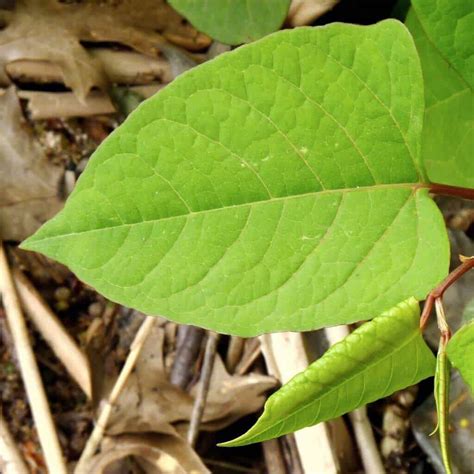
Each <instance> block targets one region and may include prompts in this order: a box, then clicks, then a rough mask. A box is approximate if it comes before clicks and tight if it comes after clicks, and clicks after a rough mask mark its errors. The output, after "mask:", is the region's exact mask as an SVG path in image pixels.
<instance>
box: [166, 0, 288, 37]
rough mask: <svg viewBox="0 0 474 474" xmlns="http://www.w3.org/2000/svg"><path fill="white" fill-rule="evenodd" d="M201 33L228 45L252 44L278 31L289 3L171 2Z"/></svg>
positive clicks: (283, 0) (251, 0)
mask: <svg viewBox="0 0 474 474" xmlns="http://www.w3.org/2000/svg"><path fill="white" fill-rule="evenodd" d="M168 1H169V3H170V4H171V5H172V6H173V7H174V8H175V9H176V10H177V11H179V12H180V13H181V14H182V15H184V16H185V17H186V18H187V19H188V20H189V21H190V22H191V23H192V24H193V25H194V26H195V27H196V28H197V29H198V30H200V31H203V32H204V33H207V34H208V35H209V36H211V37H212V38H215V39H217V40H219V41H221V42H223V43H226V44H241V43H249V42H251V41H254V40H256V39H259V38H262V37H263V36H266V35H268V34H269V33H273V32H274V31H276V30H278V29H279V28H280V26H281V24H282V23H283V21H284V20H285V17H286V14H287V12H288V7H289V5H290V0H206V1H202V0H168Z"/></svg>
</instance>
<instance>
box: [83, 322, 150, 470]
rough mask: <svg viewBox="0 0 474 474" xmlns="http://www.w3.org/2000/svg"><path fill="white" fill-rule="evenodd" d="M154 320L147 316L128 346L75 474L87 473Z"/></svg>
mask: <svg viewBox="0 0 474 474" xmlns="http://www.w3.org/2000/svg"><path fill="white" fill-rule="evenodd" d="M155 322H156V318H154V317H153V316H147V317H146V318H145V320H144V321H143V323H142V324H141V326H140V328H139V329H138V331H137V334H136V335H135V338H134V339H133V342H132V345H131V346H130V352H129V354H128V356H127V360H126V361H125V364H124V366H123V367H122V370H121V371H120V374H119V376H118V379H117V381H116V382H115V384H114V386H113V388H112V391H111V392H110V395H109V398H108V399H107V400H106V401H105V402H104V404H103V407H102V409H101V412H100V414H99V417H98V418H97V422H96V424H95V426H94V429H93V430H92V433H91V435H90V436H89V439H88V440H87V443H86V446H85V448H84V451H83V452H82V454H81V457H80V459H79V461H78V463H77V466H76V469H75V471H74V472H75V473H76V474H87V473H88V471H87V464H88V463H89V461H90V459H91V458H92V457H93V456H94V455H95V453H96V451H97V448H98V447H99V444H100V442H101V441H102V438H103V436H104V432H105V428H106V426H107V423H108V421H109V418H110V414H111V413H112V409H113V407H114V404H115V402H116V401H117V399H118V397H119V395H120V393H121V392H122V390H123V387H124V386H125V384H126V382H127V380H128V377H129V375H130V374H131V372H132V370H133V369H134V367H135V364H136V362H137V359H138V356H139V355H140V352H141V350H142V348H143V345H144V344H145V341H146V338H147V337H148V335H149V334H150V332H151V330H152V328H153V325H154V324H155Z"/></svg>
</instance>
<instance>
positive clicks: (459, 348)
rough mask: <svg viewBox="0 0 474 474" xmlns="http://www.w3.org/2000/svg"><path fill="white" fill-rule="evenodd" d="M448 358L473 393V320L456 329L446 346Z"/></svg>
mask: <svg viewBox="0 0 474 474" xmlns="http://www.w3.org/2000/svg"><path fill="white" fill-rule="evenodd" d="M447 353H448V358H449V360H450V361H451V363H452V364H453V366H454V367H456V369H458V370H459V372H460V374H461V376H462V378H463V379H464V381H465V382H466V383H467V385H469V387H470V388H471V390H472V392H473V393H474V321H471V322H469V323H468V324H465V325H464V326H463V327H462V328H461V329H459V331H457V332H456V333H455V334H454V336H453V337H452V338H451V340H450V341H449V343H448V346H447Z"/></svg>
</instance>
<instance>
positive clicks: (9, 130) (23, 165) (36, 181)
mask: <svg viewBox="0 0 474 474" xmlns="http://www.w3.org/2000/svg"><path fill="white" fill-rule="evenodd" d="M0 129H1V130H2V133H1V134H0V170H1V173H0V235H1V236H2V238H3V239H5V240H23V239H24V238H26V237H27V236H29V235H31V234H32V233H33V232H35V231H36V229H37V228H38V227H39V226H40V225H41V224H42V223H43V222H44V221H46V220H47V219H50V218H51V217H53V216H54V215H55V214H56V213H57V212H58V211H59V210H60V209H61V207H62V201H61V200H60V199H59V197H58V194H59V184H60V181H61V177H62V174H63V169H62V168H60V167H58V166H55V165H53V164H52V163H51V162H50V161H48V159H47V157H46V156H45V154H44V153H43V151H42V149H41V147H40V145H39V144H38V143H37V142H36V141H35V140H34V138H33V137H32V135H31V133H30V132H29V130H28V128H27V124H26V123H25V120H24V118H23V115H22V111H21V108H20V104H19V102H18V98H17V95H16V92H15V89H14V88H9V89H8V90H7V91H6V92H5V93H4V94H3V95H1V96H0Z"/></svg>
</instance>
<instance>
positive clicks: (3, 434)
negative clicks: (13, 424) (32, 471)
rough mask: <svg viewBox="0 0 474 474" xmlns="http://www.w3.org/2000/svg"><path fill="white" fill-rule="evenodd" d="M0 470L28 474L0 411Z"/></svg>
mask: <svg viewBox="0 0 474 474" xmlns="http://www.w3.org/2000/svg"><path fill="white" fill-rule="evenodd" d="M0 470H1V472H3V473H4V474H28V468H27V467H26V464H25V461H24V460H23V458H22V457H21V454H20V452H19V451H18V448H17V446H16V444H15V440H14V439H13V437H12V435H11V433H10V430H9V429H8V426H7V422H6V421H5V419H4V418H3V414H2V413H1V412H0Z"/></svg>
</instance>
